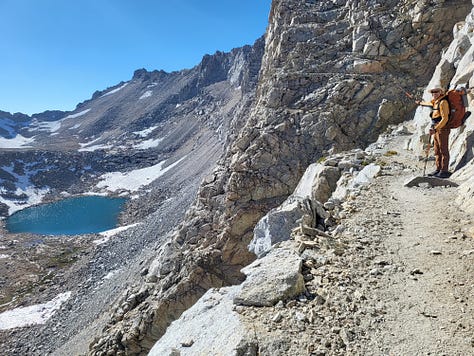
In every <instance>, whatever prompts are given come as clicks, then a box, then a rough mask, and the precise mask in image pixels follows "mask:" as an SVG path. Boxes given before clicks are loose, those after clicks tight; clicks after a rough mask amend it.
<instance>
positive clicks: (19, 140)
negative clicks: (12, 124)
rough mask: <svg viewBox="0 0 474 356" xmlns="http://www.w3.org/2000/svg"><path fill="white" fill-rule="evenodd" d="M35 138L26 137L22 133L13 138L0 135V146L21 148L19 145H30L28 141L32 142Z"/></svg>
mask: <svg viewBox="0 0 474 356" xmlns="http://www.w3.org/2000/svg"><path fill="white" fill-rule="evenodd" d="M34 141H35V138H34V137H31V138H27V137H23V136H22V135H16V136H15V137H14V138H10V139H8V138H3V137H0V148H21V147H31V146H29V144H30V143H32V142H34Z"/></svg>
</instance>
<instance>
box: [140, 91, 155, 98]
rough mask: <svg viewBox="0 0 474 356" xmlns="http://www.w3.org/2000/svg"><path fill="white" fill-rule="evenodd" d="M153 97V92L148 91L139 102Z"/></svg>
mask: <svg viewBox="0 0 474 356" xmlns="http://www.w3.org/2000/svg"><path fill="white" fill-rule="evenodd" d="M152 95H153V92H152V91H151V90H147V91H146V92H144V93H143V95H142V96H141V97H140V98H139V99H138V100H142V99H145V98H149V97H150V96H152Z"/></svg>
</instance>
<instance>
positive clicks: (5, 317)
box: [0, 292, 71, 330]
mask: <svg viewBox="0 0 474 356" xmlns="http://www.w3.org/2000/svg"><path fill="white" fill-rule="evenodd" d="M70 297H71V292H66V293H62V294H59V295H58V296H57V297H56V298H54V299H53V300H51V301H49V302H47V303H44V304H36V305H31V306H29V307H23V308H16V309H12V310H7V311H5V312H3V313H1V314H0V330H9V329H14V328H21V327H24V326H30V325H38V324H44V323H46V321H48V319H49V318H51V317H52V316H53V314H54V313H55V312H56V310H58V309H59V308H60V307H61V305H62V304H63V303H64V302H65V301H66V300H68V299H69V298H70Z"/></svg>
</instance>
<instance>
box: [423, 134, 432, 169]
mask: <svg viewBox="0 0 474 356" xmlns="http://www.w3.org/2000/svg"><path fill="white" fill-rule="evenodd" d="M430 150H431V135H430V139H429V140H428V147H426V156H425V166H424V167H423V177H424V176H425V175H426V164H427V163H428V156H429V154H430Z"/></svg>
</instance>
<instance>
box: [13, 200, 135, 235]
mask: <svg viewBox="0 0 474 356" xmlns="http://www.w3.org/2000/svg"><path fill="white" fill-rule="evenodd" d="M126 201H127V199H125V198H110V197H103V196H96V195H92V196H80V197H74V198H68V199H64V200H60V201H57V202H54V203H49V204H41V205H36V206H32V207H29V208H26V209H23V210H20V211H18V212H16V213H14V214H12V215H11V216H9V217H8V218H7V221H6V225H5V226H6V229H7V230H8V231H9V232H30V233H33V234H41V235H80V234H92V233H98V232H102V231H106V230H110V229H113V228H115V227H116V226H117V223H118V216H119V214H120V212H121V211H122V208H123V206H124V204H125V202H126Z"/></svg>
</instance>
